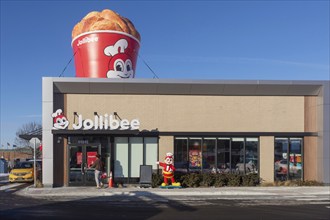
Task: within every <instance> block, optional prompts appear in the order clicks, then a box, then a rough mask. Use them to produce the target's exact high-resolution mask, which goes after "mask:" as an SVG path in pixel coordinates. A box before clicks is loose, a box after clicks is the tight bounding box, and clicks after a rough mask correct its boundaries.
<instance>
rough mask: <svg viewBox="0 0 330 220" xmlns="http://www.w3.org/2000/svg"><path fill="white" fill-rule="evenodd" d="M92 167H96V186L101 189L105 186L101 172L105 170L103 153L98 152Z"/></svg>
mask: <svg viewBox="0 0 330 220" xmlns="http://www.w3.org/2000/svg"><path fill="white" fill-rule="evenodd" d="M90 168H95V173H94V174H95V182H96V188H98V189H100V188H101V187H102V186H103V183H102V181H101V173H102V170H103V164H102V161H101V155H100V154H96V160H95V161H94V163H93V164H92V165H91V166H90Z"/></svg>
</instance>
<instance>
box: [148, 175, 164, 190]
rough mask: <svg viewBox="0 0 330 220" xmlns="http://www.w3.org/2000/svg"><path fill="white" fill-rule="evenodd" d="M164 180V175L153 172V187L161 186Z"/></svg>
mask: <svg viewBox="0 0 330 220" xmlns="http://www.w3.org/2000/svg"><path fill="white" fill-rule="evenodd" d="M163 180H164V178H163V175H161V174H158V173H153V174H152V183H151V186H152V188H156V187H158V186H160V185H161V184H162V182H163Z"/></svg>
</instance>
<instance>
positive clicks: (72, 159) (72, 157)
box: [68, 144, 101, 186]
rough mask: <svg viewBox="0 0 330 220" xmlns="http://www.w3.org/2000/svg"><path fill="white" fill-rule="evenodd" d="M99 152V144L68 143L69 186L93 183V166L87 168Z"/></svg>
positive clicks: (91, 184) (90, 184)
mask: <svg viewBox="0 0 330 220" xmlns="http://www.w3.org/2000/svg"><path fill="white" fill-rule="evenodd" d="M96 154H101V145H100V144H88V145H69V155H68V159H69V162H68V164H69V186H93V185H95V178H94V170H95V169H94V168H89V167H90V165H91V164H92V163H93V162H94V161H95V160H96Z"/></svg>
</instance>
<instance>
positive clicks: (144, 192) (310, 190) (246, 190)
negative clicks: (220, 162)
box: [15, 186, 330, 198]
mask: <svg viewBox="0 0 330 220" xmlns="http://www.w3.org/2000/svg"><path fill="white" fill-rule="evenodd" d="M15 194H17V195H21V196H29V197H136V196H139V197H141V196H142V197H164V198H165V197H172V196H177V197H210V198H211V197H223V196H254V197H256V196H274V197H275V196H286V197H290V196H313V195H314V196H316V195H322V196H329V198H330V187H329V186H324V187H221V188H183V189H159V188H138V187H129V188H110V189H109V188H103V189H96V188H95V187H61V188H34V187H33V186H31V187H27V188H25V189H22V190H19V191H17V192H15Z"/></svg>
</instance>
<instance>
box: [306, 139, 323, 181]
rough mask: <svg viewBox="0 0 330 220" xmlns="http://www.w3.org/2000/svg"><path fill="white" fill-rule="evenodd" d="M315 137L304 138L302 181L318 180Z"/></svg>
mask: <svg viewBox="0 0 330 220" xmlns="http://www.w3.org/2000/svg"><path fill="white" fill-rule="evenodd" d="M317 150H318V149H317V137H305V138H304V161H303V163H304V180H319V179H318V176H317V172H316V171H317V170H318V169H317Z"/></svg>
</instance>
